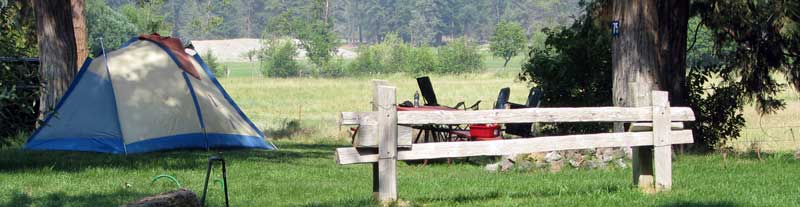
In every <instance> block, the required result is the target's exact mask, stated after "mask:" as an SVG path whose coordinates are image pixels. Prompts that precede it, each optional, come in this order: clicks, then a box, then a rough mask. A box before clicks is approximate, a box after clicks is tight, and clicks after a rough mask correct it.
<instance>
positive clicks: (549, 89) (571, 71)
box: [520, 12, 612, 135]
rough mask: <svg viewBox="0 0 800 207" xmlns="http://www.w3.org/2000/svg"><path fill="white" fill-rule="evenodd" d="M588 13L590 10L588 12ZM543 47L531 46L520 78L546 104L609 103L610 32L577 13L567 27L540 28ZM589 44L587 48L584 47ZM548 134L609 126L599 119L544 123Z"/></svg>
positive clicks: (597, 130)
mask: <svg viewBox="0 0 800 207" xmlns="http://www.w3.org/2000/svg"><path fill="white" fill-rule="evenodd" d="M588 13H591V12H588ZM544 33H545V34H546V35H547V39H546V40H545V45H544V47H543V48H536V49H532V50H531V52H530V59H528V62H526V63H524V64H523V66H522V73H521V74H520V78H521V79H522V80H523V81H529V82H531V83H532V84H533V85H536V86H537V87H539V88H540V89H542V91H544V93H545V95H544V97H543V98H542V105H543V106H548V107H591V106H610V105H612V99H611V95H612V94H611V91H612V90H611V86H612V77H611V36H610V35H609V32H607V31H606V30H605V29H603V28H601V27H599V26H597V25H595V24H594V20H593V19H592V17H591V16H587V15H584V16H581V18H580V19H578V20H577V21H575V22H574V23H573V24H572V25H571V26H569V27H560V28H557V29H553V30H547V29H546V30H544ZM587 48H591V49H587ZM541 129H542V131H543V133H545V134H549V135H559V134H571V133H598V132H607V131H609V130H610V129H611V125H610V124H601V123H546V124H543V126H542V127H541Z"/></svg>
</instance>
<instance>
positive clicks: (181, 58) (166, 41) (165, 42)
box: [139, 33, 200, 79]
mask: <svg viewBox="0 0 800 207" xmlns="http://www.w3.org/2000/svg"><path fill="white" fill-rule="evenodd" d="M139 39H140V40H150V41H152V42H155V43H156V44H159V45H161V46H163V47H166V48H167V49H169V50H170V52H172V54H173V55H174V56H175V59H177V61H178V63H180V68H181V69H182V70H183V71H186V73H189V75H192V76H194V77H195V78H197V79H200V74H199V73H197V69H195V68H194V65H193V64H192V61H191V60H190V59H189V55H188V54H186V52H184V51H183V44H182V43H181V40H180V39H178V38H171V37H169V36H167V37H162V36H161V35H159V34H158V33H153V34H149V35H140V36H139Z"/></svg>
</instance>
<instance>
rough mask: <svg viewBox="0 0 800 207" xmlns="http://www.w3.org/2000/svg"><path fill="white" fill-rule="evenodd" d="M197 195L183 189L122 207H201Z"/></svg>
mask: <svg viewBox="0 0 800 207" xmlns="http://www.w3.org/2000/svg"><path fill="white" fill-rule="evenodd" d="M200 206H201V205H200V199H198V198H197V194H195V193H194V192H192V191H191V190H189V189H186V188H181V189H178V190H175V191H170V192H166V193H161V194H158V195H154V196H149V197H144V198H142V199H140V200H138V201H136V202H132V203H128V204H125V205H122V207H200Z"/></svg>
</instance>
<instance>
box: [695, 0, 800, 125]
mask: <svg viewBox="0 0 800 207" xmlns="http://www.w3.org/2000/svg"><path fill="white" fill-rule="evenodd" d="M693 7H694V8H695V12H696V13H697V15H699V17H700V18H701V19H702V24H703V26H705V27H706V28H708V29H709V30H710V33H711V35H712V37H713V40H714V45H713V48H714V49H713V55H714V56H716V57H717V58H719V59H720V60H721V61H722V64H720V67H722V68H721V70H720V73H724V74H729V75H726V76H723V77H725V79H723V82H726V83H739V84H742V85H743V87H741V88H740V89H741V92H742V95H743V98H746V99H747V100H748V101H754V102H755V103H756V106H757V107H756V108H757V109H758V111H759V112H761V113H770V112H775V111H777V110H779V109H782V108H783V107H784V106H785V102H784V101H783V100H780V99H778V98H777V94H778V93H780V92H782V91H783V90H784V88H785V87H783V86H784V84H781V83H780V82H779V81H777V80H776V79H775V76H773V74H774V73H781V74H784V75H785V76H786V77H787V81H788V82H789V83H791V84H792V85H793V86H794V88H795V89H797V90H800V64H798V63H797V60H798V59H800V1H796V0H781V1H760V0H751V1H721V0H709V1H698V2H696V3H695V4H694V5H693ZM730 14H736V15H730Z"/></svg>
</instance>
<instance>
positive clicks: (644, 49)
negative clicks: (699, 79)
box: [611, 0, 689, 187]
mask: <svg viewBox="0 0 800 207" xmlns="http://www.w3.org/2000/svg"><path fill="white" fill-rule="evenodd" d="M688 9H689V1H688V0H675V1H650V0H629V1H626V0H615V1H614V2H613V20H616V21H619V23H620V28H619V35H618V36H616V37H614V39H613V42H612V51H611V52H612V60H611V61H612V63H611V64H612V73H613V77H614V79H613V89H612V90H613V99H614V100H613V103H614V106H627V107H631V106H645V105H650V103H649V102H648V101H643V100H648V99H642V97H645V98H646V97H650V95H649V93H650V92H651V91H652V90H666V91H669V94H670V102H671V103H672V104H671V105H678V106H686V105H687V98H688V91H687V90H686V88H687V86H686V35H687V34H686V33H687V31H686V30H687V24H688V20H689V19H688ZM614 130H615V131H617V132H621V131H624V129H623V126H622V124H620V123H616V124H615V125H614ZM633 152H634V155H633V157H634V161H633V162H634V167H633V168H634V169H633V171H634V172H633V176H634V177H633V179H634V183H635V184H638V185H640V186H645V187H646V186H649V185H651V183H652V182H651V181H652V175H653V168H652V156H653V155H652V147H634V148H633Z"/></svg>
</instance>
